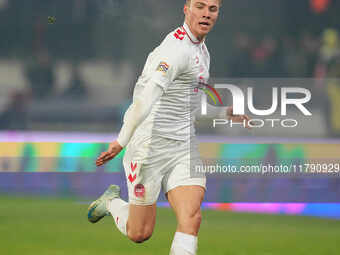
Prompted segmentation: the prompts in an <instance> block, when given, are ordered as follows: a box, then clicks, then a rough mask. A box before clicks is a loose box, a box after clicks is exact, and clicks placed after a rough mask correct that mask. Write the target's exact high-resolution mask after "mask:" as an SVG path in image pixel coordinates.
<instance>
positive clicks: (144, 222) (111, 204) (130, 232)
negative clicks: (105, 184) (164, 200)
mask: <svg viewBox="0 0 340 255" xmlns="http://www.w3.org/2000/svg"><path fill="white" fill-rule="evenodd" d="M106 215H111V216H112V217H113V219H114V222H115V224H116V226H117V228H118V229H119V231H120V232H121V233H122V234H124V235H126V236H127V237H128V238H129V239H130V240H131V241H133V242H136V243H142V242H144V241H146V240H148V239H149V238H150V237H151V235H152V232H153V229H154V226H155V222H156V204H153V205H133V204H129V203H127V202H126V201H124V200H123V199H121V198H120V188H119V186H117V185H111V186H110V187H109V188H108V189H107V190H106V191H105V192H104V193H103V195H102V196H100V197H99V198H98V199H97V200H95V201H94V202H92V203H91V205H90V207H89V208H88V215H87V217H88V220H89V221H90V222H92V223H97V222H98V221H100V220H101V219H102V218H103V217H105V216H106Z"/></svg>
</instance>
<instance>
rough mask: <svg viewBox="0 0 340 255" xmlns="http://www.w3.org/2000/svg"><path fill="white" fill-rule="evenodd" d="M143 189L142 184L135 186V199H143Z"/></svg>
mask: <svg viewBox="0 0 340 255" xmlns="http://www.w3.org/2000/svg"><path fill="white" fill-rule="evenodd" d="M144 194H145V187H144V185H143V184H141V183H139V184H137V185H136V186H135V196H136V197H144Z"/></svg>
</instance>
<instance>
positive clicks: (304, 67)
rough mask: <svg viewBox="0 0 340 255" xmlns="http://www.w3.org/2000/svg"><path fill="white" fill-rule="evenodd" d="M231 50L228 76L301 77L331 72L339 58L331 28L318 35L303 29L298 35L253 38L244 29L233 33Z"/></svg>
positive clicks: (336, 33) (332, 73) (337, 42)
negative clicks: (321, 71) (241, 31)
mask: <svg viewBox="0 0 340 255" xmlns="http://www.w3.org/2000/svg"><path fill="white" fill-rule="evenodd" d="M233 45H234V46H233V50H232V52H233V54H232V56H231V57H230V59H228V61H227V62H228V63H227V66H228V76H229V77H282V78H290V77H300V78H306V77H308V78H320V67H321V66H323V67H325V65H326V66H327V68H326V69H327V70H326V69H325V70H324V72H326V73H324V74H323V75H324V76H334V70H332V71H331V70H330V69H332V68H331V66H333V67H334V64H335V63H334V62H337V59H339V57H340V56H339V50H340V48H339V36H338V32H337V31H336V30H334V29H326V30H325V31H324V32H323V33H322V34H321V35H313V34H310V33H307V32H302V33H301V34H300V35H299V36H297V37H293V36H289V35H287V36H285V37H283V38H275V37H273V36H270V35H267V36H263V37H262V38H261V39H259V40H258V39H256V38H254V37H252V36H251V35H249V34H246V33H238V34H236V35H235V37H234V43H233Z"/></svg>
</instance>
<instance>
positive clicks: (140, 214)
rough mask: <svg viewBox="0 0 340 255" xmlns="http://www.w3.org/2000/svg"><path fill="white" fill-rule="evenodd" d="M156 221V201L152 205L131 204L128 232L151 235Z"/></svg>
mask: <svg viewBox="0 0 340 255" xmlns="http://www.w3.org/2000/svg"><path fill="white" fill-rule="evenodd" d="M155 223H156V203H154V204H152V205H135V204H130V205H129V218H128V222H127V231H128V233H129V232H130V233H137V234H140V235H144V236H151V234H152V232H153V229H154V227H155Z"/></svg>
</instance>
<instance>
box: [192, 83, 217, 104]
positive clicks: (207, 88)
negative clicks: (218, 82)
mask: <svg viewBox="0 0 340 255" xmlns="http://www.w3.org/2000/svg"><path fill="white" fill-rule="evenodd" d="M199 85H200V86H199V87H198V89H199V90H202V91H203V92H204V93H205V94H206V95H207V96H209V97H210V98H211V100H212V101H213V102H214V104H215V105H217V101H216V98H217V100H218V102H219V103H220V104H221V105H223V102H222V99H221V96H220V94H219V93H218V92H217V90H216V89H215V88H214V87H212V86H211V85H209V84H206V83H204V82H199ZM215 97H216V98H215Z"/></svg>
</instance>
